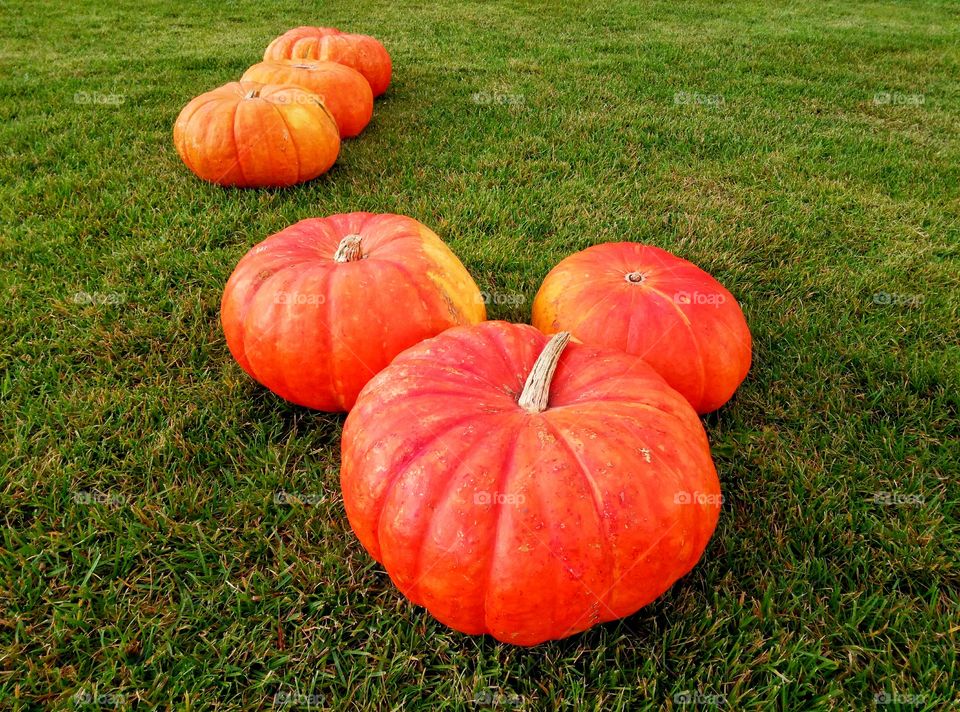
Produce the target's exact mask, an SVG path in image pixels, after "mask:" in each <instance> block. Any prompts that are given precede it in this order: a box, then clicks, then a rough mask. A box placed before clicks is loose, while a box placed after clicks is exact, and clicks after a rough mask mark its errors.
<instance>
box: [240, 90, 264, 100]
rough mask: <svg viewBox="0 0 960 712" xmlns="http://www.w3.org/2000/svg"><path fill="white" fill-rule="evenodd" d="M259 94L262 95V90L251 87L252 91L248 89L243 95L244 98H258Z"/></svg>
mask: <svg viewBox="0 0 960 712" xmlns="http://www.w3.org/2000/svg"><path fill="white" fill-rule="evenodd" d="M258 96H260V90H259V89H251V90H250V91H248V92H247V93H246V94H244V95H243V98H244V99H256V98H257V97H258Z"/></svg>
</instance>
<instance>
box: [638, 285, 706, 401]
mask: <svg viewBox="0 0 960 712" xmlns="http://www.w3.org/2000/svg"><path fill="white" fill-rule="evenodd" d="M650 291H651V292H653V293H654V294H656V295H657V296H658V297H660V298H661V299H662V300H663V301H665V302H667V303H668V304H670V305H671V306H672V307H673V308H674V309H676V311H677V314H679V315H680V318H681V320H682V322H683V325H684V326H686V327H687V333H688V334H690V341H692V342H693V348H694V350H695V351H696V352H697V370H698V371H699V372H700V388H699V390H698V391H697V399H696V400H697V404H700V403H701V402H702V401H703V392H704V390H706V388H707V367H706V365H705V364H704V362H703V351H702V350H701V349H700V340H699V339H697V335H696V334H695V333H694V331H693V325H692V323H691V322H690V318H689V317H688V316H687V315H686V314H684V313H683V310H682V309H681V308H680V307H679V306H677V303H676V301H674V300H673V299H671V298H670V297H668V296H667V295H666V294H664V293H663V292H661V291H660V290H659V289H654V288H652V287H651V288H650ZM668 333H669V331H668V332H665V333H663V334H661V335H660V338H659V339H657V343H659V342H660V341H662V340H663V338H664V337H665V336H666V335H667V334H668ZM651 348H652V347H651ZM648 351H649V349H648ZM692 402H693V401H691V403H692ZM694 410H698V408H696V407H695V408H694Z"/></svg>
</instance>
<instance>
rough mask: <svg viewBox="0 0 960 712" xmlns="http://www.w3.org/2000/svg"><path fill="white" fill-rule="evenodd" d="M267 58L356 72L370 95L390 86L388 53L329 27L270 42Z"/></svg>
mask: <svg viewBox="0 0 960 712" xmlns="http://www.w3.org/2000/svg"><path fill="white" fill-rule="evenodd" d="M263 58H264V60H271V59H323V60H328V61H331V62H339V63H340V64H345V65H347V66H348V67H352V68H353V69H356V70H357V71H358V72H360V74H362V75H363V76H364V77H365V78H366V80H367V81H368V82H369V83H370V89H371V90H373V95H374V96H380V95H381V94H383V93H384V92H385V91H386V90H387V87H388V86H390V74H391V72H392V71H393V68H392V65H391V62H390V54H389V53H388V52H387V50H386V48H385V47H384V46H383V45H382V44H380V42H379V41H378V40H376V39H375V38H373V37H371V36H370V35H355V34H348V33H346V32H340V31H339V30H337V29H334V28H332V27H295V28H294V29H292V30H288V31H287V32H285V33H283V34H282V35H280V36H279V37H277V38H276V39H275V40H273V42H271V43H270V44H269V45H268V46H267V49H266V51H265V52H264V53H263Z"/></svg>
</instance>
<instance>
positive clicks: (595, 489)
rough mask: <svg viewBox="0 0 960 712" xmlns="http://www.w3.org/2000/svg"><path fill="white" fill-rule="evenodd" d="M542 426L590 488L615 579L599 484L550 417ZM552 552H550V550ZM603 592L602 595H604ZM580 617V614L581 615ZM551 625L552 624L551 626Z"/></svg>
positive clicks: (598, 598) (615, 568)
mask: <svg viewBox="0 0 960 712" xmlns="http://www.w3.org/2000/svg"><path fill="white" fill-rule="evenodd" d="M543 422H544V426H545V427H546V429H547V430H548V431H549V432H550V434H551V435H553V437H554V438H555V439H556V440H557V442H558V443H560V445H561V447H563V448H564V449H565V450H566V451H567V453H568V454H569V455H570V457H571V458H572V460H573V462H574V463H575V464H576V466H577V468H578V469H579V470H580V472H581V473H582V474H583V479H584V480H585V481H586V483H587V485H588V486H589V488H590V492H591V493H592V494H593V507H594V510H595V511H596V513H597V521H598V522H599V523H600V530H601V531H602V532H603V541H604V544H605V546H604V552H605V554H606V559H607V561H608V562H609V568H610V571H611V574H610V578H611V579H612V580H613V581H616V580H617V578H616V574H617V558H616V557H615V556H614V555H613V544H612V543H611V542H610V530H609V528H608V527H607V524H606V520H605V519H604V516H603V508H602V506H601V504H602V502H603V495H602V493H601V492H600V486H599V485H598V484H597V481H596V478H594V476H593V475H592V474H591V473H590V471H589V469H588V468H587V465H586V463H585V462H584V461H583V459H582V458H581V457H580V455H579V454H578V453H577V452H576V450H574V449H573V446H572V445H571V444H570V442H569V441H568V440H567V438H566V436H565V435H564V434H563V433H562V432H561V431H560V428H559V427H558V426H557V425H556V424H555V423H552V422H550V418H549V417H546V418H544V419H543ZM551 553H552V552H551ZM577 582H578V583H579V584H580V585H581V586H583V587H584V588H585V589H587V591H588V592H589V593H590V595H591V596H593V597H594V598H596V599H597V603H599V604H600V605H601V606H603V607H604V608H606V609H607V610H608V611H610V613H614V611H613V609H612V608H610V606H609V605H608V604H607V603H606V601H604V600H601V598H600V597H599V596H597V594H596V593H594V591H593V590H592V589H590V588H589V587H588V586H587V585H586V584H585V583H583V581H582V580H580V579H577ZM613 585H614V584H610V588H608V589H607V591H606V593H609V591H610V589H611V588H613ZM606 593H604V596H605V595H606ZM581 618H582V616H581ZM579 622H580V618H578V619H577V620H576V621H574V623H573V626H571V627H575V626H576V624H577V623H579ZM551 627H552V626H551Z"/></svg>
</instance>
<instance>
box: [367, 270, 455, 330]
mask: <svg viewBox="0 0 960 712" xmlns="http://www.w3.org/2000/svg"><path fill="white" fill-rule="evenodd" d="M424 256H425V255H424ZM384 262H385V263H387V264H389V265H391V266H392V267H394V268H395V269H396V270H397V271H398V272H400V274H401V275H403V278H404V281H405V282H406V283H407V284H409V285H411V286H412V287H413V291H414V292H416V294H417V297H418V298H419V299H420V303H421V304H422V305H423V306H424V307H426V308H427V309H429V308H430V301H429V300H428V299H427V296H426V295H425V293H424V291H423V290H422V289H421V288H420V284H419V282H418V281H417V280H416V279H414V278H413V275H412V274H410V270H408V269H407V268H406V266H404V265H403V264H401V263H400V262H398V261H395V260H392V259H385V260H384ZM424 271H425V272H426V270H424ZM431 281H432V280H431ZM436 286H437V289H438V290H440V291H441V292H443V294H444V295H446V292H445V291H444V290H442V289H441V288H440V286H439V285H436ZM445 301H446V302H447V305H448V309H447V311H448V312H449V305H450V304H451V303H452V302H451V301H450V300H449V299H448V300H445ZM461 323H462V322H460V321H457V322H456V324H461Z"/></svg>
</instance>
